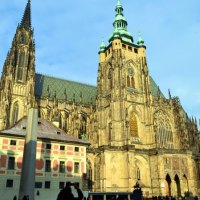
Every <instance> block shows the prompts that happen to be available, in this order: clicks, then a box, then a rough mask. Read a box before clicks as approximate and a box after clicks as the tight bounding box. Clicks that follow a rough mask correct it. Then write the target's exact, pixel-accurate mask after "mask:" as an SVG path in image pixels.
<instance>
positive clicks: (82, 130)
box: [79, 115, 87, 138]
mask: <svg viewBox="0 0 200 200" xmlns="http://www.w3.org/2000/svg"><path fill="white" fill-rule="evenodd" d="M86 131H87V117H86V116H85V115H82V116H81V126H80V133H79V135H80V138H81V136H82V135H85V134H86Z"/></svg>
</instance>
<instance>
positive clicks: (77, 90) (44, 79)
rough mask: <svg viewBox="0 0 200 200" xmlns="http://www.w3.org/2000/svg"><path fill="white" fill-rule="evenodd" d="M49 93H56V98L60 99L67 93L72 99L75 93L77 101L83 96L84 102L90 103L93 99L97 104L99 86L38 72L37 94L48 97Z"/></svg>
mask: <svg viewBox="0 0 200 200" xmlns="http://www.w3.org/2000/svg"><path fill="white" fill-rule="evenodd" d="M48 93H49V96H50V97H53V96H54V95H55V93H56V98H57V99H59V100H64V99H65V96H66V95H67V100H68V101H72V100H73V98H74V95H75V101H76V102H80V99H81V96H82V103H83V104H89V103H91V100H92V103H93V104H95V100H96V95H97V88H96V87H95V86H92V85H87V84H83V83H78V82H74V81H69V80H64V79H60V78H55V77H50V76H46V75H42V74H38V73H36V75H35V96H36V97H38V98H42V97H47V96H48ZM65 94H66V95H65Z"/></svg>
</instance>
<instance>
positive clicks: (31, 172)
mask: <svg viewBox="0 0 200 200" xmlns="http://www.w3.org/2000/svg"><path fill="white" fill-rule="evenodd" d="M37 127H38V110H37V109H36V108H30V109H29V111H28V119H27V127H26V137H25V144H24V154H23V164H22V171H21V180H20V189H19V200H22V199H23V197H24V196H29V200H34V191H35V164H36V145H37Z"/></svg>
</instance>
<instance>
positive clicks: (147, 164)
mask: <svg viewBox="0 0 200 200" xmlns="http://www.w3.org/2000/svg"><path fill="white" fill-rule="evenodd" d="M115 11H116V17H115V21H114V23H113V24H114V32H113V34H112V36H111V38H110V39H109V45H108V46H106V45H105V44H104V43H103V42H102V44H101V47H100V52H99V66H98V74H97V88H96V87H94V86H89V85H85V84H80V83H75V82H70V81H66V80H61V79H57V78H53V77H48V76H44V75H41V74H37V73H35V64H34V63H35V62H34V61H35V57H34V56H35V46H34V40H33V31H32V28H31V23H30V1H28V4H27V7H26V9H25V13H24V17H23V19H22V22H21V24H20V26H19V27H18V28H17V30H16V34H15V36H14V39H13V43H12V48H11V50H10V52H9V53H8V55H7V58H6V61H5V64H4V66H3V73H2V77H1V93H0V94H1V96H0V97H1V99H0V102H1V103H0V113H1V116H0V129H4V128H7V127H9V126H11V125H13V124H14V123H15V122H16V121H17V120H19V119H21V118H22V117H23V116H25V115H26V113H27V109H28V108H29V107H30V106H33V105H36V106H37V107H38V109H39V113H40V117H41V118H44V119H48V120H49V121H52V122H53V123H54V124H55V125H57V126H59V127H60V128H62V129H63V130H65V131H66V132H67V134H70V135H74V136H76V137H81V138H85V139H87V140H88V141H89V142H90V143H91V146H90V147H89V148H88V150H87V160H88V164H87V170H88V186H89V190H92V191H98V192H116V191H118V192H119V191H123V192H130V191H132V190H133V185H134V184H135V183H136V181H138V180H139V182H140V184H141V186H142V190H143V192H144V193H143V195H144V196H155V195H173V196H180V195H185V194H187V193H190V194H191V195H200V190H199V188H200V164H199V163H200V142H199V131H198V128H197V122H196V120H195V119H191V118H189V117H188V115H187V114H186V113H185V111H184V110H183V108H182V106H181V104H180V102H179V98H178V97H171V95H170V92H169V97H168V98H166V97H164V95H163V94H162V92H161V91H160V89H159V87H158V86H157V85H156V83H155V82H154V81H153V79H152V77H151V76H150V74H149V71H148V66H147V62H146V47H145V45H144V41H143V40H142V38H141V37H139V39H138V42H137V44H134V41H133V37H132V36H131V34H130V33H129V32H128V31H127V22H126V20H125V18H124V16H123V7H122V5H121V3H120V1H119V0H118V2H117V6H116V9H115Z"/></svg>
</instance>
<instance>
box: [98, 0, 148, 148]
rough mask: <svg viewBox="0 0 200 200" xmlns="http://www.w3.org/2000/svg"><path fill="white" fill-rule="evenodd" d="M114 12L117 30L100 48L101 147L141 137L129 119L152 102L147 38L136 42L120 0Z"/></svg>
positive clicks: (99, 105)
mask: <svg viewBox="0 0 200 200" xmlns="http://www.w3.org/2000/svg"><path fill="white" fill-rule="evenodd" d="M115 13H116V14H115V20H114V22H113V27H114V31H113V33H112V34H111V36H110V38H109V44H108V45H107V46H106V45H105V43H104V41H102V43H101V45H100V51H99V68H98V79H97V85H98V95H97V104H98V105H97V107H98V118H99V119H98V121H99V132H98V145H99V146H107V145H108V146H124V145H128V144H130V142H131V141H133V140H138V139H139V134H138V124H137V123H136V122H137V121H136V122H132V121H131V120H130V115H131V113H136V112H137V111H136V105H137V104H141V103H142V104H143V103H145V104H148V103H149V76H148V68H147V65H146V47H145V46H144V41H143V40H142V38H141V36H140V37H139V39H138V41H137V44H134V40H133V36H132V35H131V33H130V32H128V30H127V21H126V19H125V17H124V15H123V7H122V5H121V2H120V0H118V1H117V5H116V8H115ZM134 115H135V114H134ZM135 118H137V117H136V116H135ZM130 123H132V127H130ZM134 124H135V125H134ZM134 126H135V127H134ZM134 138H135V139H134Z"/></svg>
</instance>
